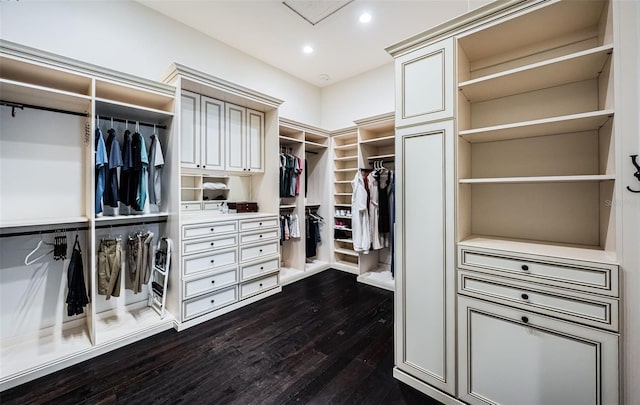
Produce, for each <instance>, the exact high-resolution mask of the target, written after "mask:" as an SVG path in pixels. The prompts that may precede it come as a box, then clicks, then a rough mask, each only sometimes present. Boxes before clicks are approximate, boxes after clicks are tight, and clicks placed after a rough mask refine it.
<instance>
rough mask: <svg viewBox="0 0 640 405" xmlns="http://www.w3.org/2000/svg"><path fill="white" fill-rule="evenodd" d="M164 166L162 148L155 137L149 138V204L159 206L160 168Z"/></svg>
mask: <svg viewBox="0 0 640 405" xmlns="http://www.w3.org/2000/svg"><path fill="white" fill-rule="evenodd" d="M163 166H164V156H162V146H161V145H160V140H159V139H158V137H157V136H156V135H152V136H151V147H150V148H149V182H150V183H151V185H150V187H149V203H151V204H156V205H158V206H159V205H160V202H161V201H162V198H161V196H162V193H161V191H162V185H161V183H162V167H163Z"/></svg>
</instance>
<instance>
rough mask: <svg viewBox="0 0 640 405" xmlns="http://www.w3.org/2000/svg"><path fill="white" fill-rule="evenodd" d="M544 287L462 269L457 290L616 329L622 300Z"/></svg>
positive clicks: (518, 306)
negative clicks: (480, 274) (506, 280)
mask: <svg viewBox="0 0 640 405" xmlns="http://www.w3.org/2000/svg"><path fill="white" fill-rule="evenodd" d="M565 291H566V290H559V289H553V288H545V287H541V286H538V285H535V284H532V283H526V282H517V281H514V280H509V281H508V282H505V280H504V279H503V278H501V277H491V276H479V275H478V274H477V273H472V272H464V271H460V272H459V283H458V292H459V293H461V294H465V295H469V296H472V297H476V298H482V299H486V300H489V301H493V302H497V303H501V304H506V305H509V306H513V307H517V308H522V309H525V310H528V311H534V312H538V313H541V314H544V315H550V316H555V317H558V318H562V319H566V320H569V321H573V322H578V323H582V324H585V325H589V326H596V327H600V328H604V329H608V330H611V331H614V332H617V331H618V310H619V302H618V300H616V299H613V298H609V297H602V296H596V295H591V294H582V293H576V292H571V293H565Z"/></svg>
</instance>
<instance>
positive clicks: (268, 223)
mask: <svg viewBox="0 0 640 405" xmlns="http://www.w3.org/2000/svg"><path fill="white" fill-rule="evenodd" d="M277 227H278V218H277V217H266V218H260V219H244V220H241V221H240V230H241V231H253V230H259V229H266V228H277Z"/></svg>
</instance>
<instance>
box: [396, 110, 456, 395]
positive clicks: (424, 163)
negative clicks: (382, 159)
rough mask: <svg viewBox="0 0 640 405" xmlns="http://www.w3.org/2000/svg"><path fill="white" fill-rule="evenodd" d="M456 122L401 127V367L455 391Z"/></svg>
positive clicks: (398, 351) (398, 321)
mask: <svg viewBox="0 0 640 405" xmlns="http://www.w3.org/2000/svg"><path fill="white" fill-rule="evenodd" d="M453 137H454V133H453V121H446V122H441V123H436V124H430V125H423V126H417V127H411V128H406V129H401V130H398V137H397V138H396V155H397V156H398V162H399V163H400V164H399V165H398V166H397V167H396V170H397V172H396V173H397V177H396V182H397V183H396V190H397V191H396V196H397V202H396V207H397V212H398V216H397V223H396V227H397V229H396V231H397V232H396V234H397V235H398V236H397V246H396V252H397V253H396V255H397V256H396V263H397V270H396V296H395V297H396V303H395V307H396V321H395V322H396V325H395V327H396V354H395V363H396V367H398V368H399V369H401V370H402V371H404V372H406V373H408V374H410V375H412V376H414V377H416V378H418V379H420V380H422V381H424V382H426V383H428V384H431V385H433V386H435V387H436V388H438V389H440V390H442V391H445V392H447V393H449V394H452V395H455V325H454V323H455V309H454V296H455V263H454V260H455V246H454V229H455V226H454V212H453V206H454V204H453V202H454V200H453V199H454V196H453V188H454V187H455V183H454V169H453V168H454V161H453V160H454V153H453V142H454V139H453Z"/></svg>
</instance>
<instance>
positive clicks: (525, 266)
mask: <svg viewBox="0 0 640 405" xmlns="http://www.w3.org/2000/svg"><path fill="white" fill-rule="evenodd" d="M521 268H522V270H524V271H527V270H529V266H527V265H526V264H523V265H522V266H521Z"/></svg>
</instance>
